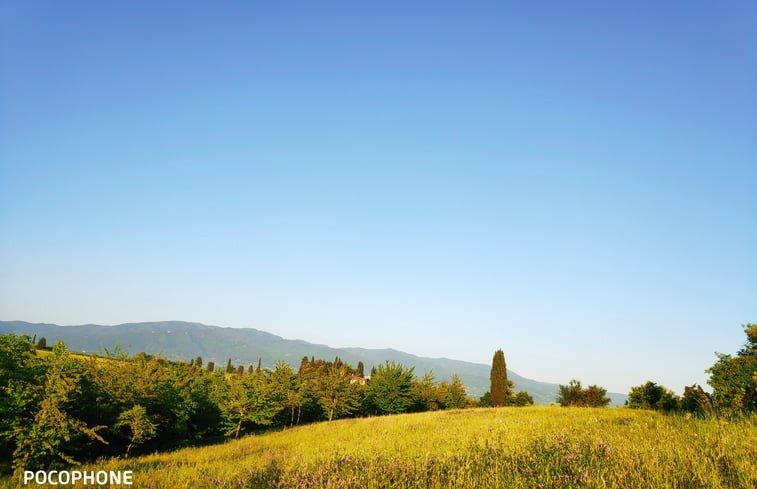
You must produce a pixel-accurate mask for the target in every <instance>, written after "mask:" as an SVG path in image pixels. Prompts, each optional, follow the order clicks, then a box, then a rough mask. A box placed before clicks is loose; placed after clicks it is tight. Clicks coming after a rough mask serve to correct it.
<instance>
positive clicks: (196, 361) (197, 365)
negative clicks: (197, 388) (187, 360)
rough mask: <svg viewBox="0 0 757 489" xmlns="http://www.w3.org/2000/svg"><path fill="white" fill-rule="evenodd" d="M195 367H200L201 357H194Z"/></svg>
mask: <svg viewBox="0 0 757 489" xmlns="http://www.w3.org/2000/svg"><path fill="white" fill-rule="evenodd" d="M195 367H197V368H202V357H197V358H195Z"/></svg>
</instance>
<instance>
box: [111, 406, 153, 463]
mask: <svg viewBox="0 0 757 489" xmlns="http://www.w3.org/2000/svg"><path fill="white" fill-rule="evenodd" d="M124 427H126V428H129V431H130V434H129V445H128V446H127V447H126V453H125V456H126V457H128V456H129V451H130V450H131V449H132V447H134V446H136V445H140V444H142V443H144V442H145V441H147V440H149V439H150V438H152V437H154V436H155V434H156V433H157V428H158V425H157V424H155V423H153V421H152V420H151V419H150V416H148V415H147V411H146V410H145V408H143V407H142V406H140V405H139V404H137V405H135V406H133V407H132V408H131V409H128V410H126V411H124V412H122V413H121V414H120V415H119V416H118V422H117V423H116V424H115V426H114V428H124Z"/></svg>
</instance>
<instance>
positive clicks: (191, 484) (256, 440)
mask: <svg viewBox="0 0 757 489" xmlns="http://www.w3.org/2000/svg"><path fill="white" fill-rule="evenodd" d="M83 469H86V470H93V469H94V470H124V469H132V470H134V471H135V473H134V482H135V485H134V486H133V487H140V488H170V489H183V488H187V489H188V488H205V487H223V488H247V487H250V488H257V487H286V488H322V487H330V488H388V487H391V488H421V487H423V488H425V487H431V488H447V487H448V488H479V487H480V488H492V487H508V488H510V487H516V488H521V487H522V488H568V487H587V488H604V487H618V488H634V489H637V488H729V489H730V488H750V489H751V488H753V487H754V482H755V481H757V417H755V416H752V417H751V418H743V419H739V420H734V421H726V420H723V419H707V420H702V419H696V418H686V417H680V416H664V415H661V414H659V413H655V412H649V411H637V410H629V409H623V408H606V409H586V408H559V407H529V408H500V409H472V410H463V411H445V412H435V413H421V414H410V415H399V416H386V417H376V418H363V419H348V420H342V421H335V422H332V423H319V424H314V425H309V426H302V427H297V428H294V429H288V430H285V431H277V432H269V433H267V434H263V435H252V436H248V437H245V438H243V439H240V440H237V441H230V442H227V443H224V444H221V445H214V446H209V447H203V448H190V449H184V450H179V451H176V452H172V453H163V454H155V455H148V456H144V457H138V458H133V459H112V460H107V461H102V462H101V463H99V464H94V465H90V466H86V467H83ZM14 484H15V483H13V482H11V481H9V480H6V481H5V482H4V484H3V483H0V486H4V487H14Z"/></svg>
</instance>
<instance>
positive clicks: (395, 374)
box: [366, 360, 415, 414]
mask: <svg viewBox="0 0 757 489" xmlns="http://www.w3.org/2000/svg"><path fill="white" fill-rule="evenodd" d="M414 377H415V376H414V375H413V368H407V367H405V366H404V365H402V364H399V363H396V362H393V361H389V360H387V361H386V362H385V363H384V364H383V365H379V366H378V368H377V369H376V374H375V375H373V376H372V377H371V381H370V382H369V383H368V385H367V386H366V396H367V399H368V402H369V404H370V406H371V408H372V410H373V412H374V413H376V414H397V413H404V412H407V411H408V410H409V408H410V406H411V404H412V402H413V394H412V386H413V379H414Z"/></svg>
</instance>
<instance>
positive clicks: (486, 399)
mask: <svg viewBox="0 0 757 489" xmlns="http://www.w3.org/2000/svg"><path fill="white" fill-rule="evenodd" d="M478 405H479V407H492V393H491V392H489V391H486V392H484V395H483V396H481V397H479V398H478Z"/></svg>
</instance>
